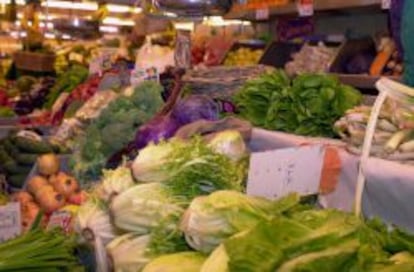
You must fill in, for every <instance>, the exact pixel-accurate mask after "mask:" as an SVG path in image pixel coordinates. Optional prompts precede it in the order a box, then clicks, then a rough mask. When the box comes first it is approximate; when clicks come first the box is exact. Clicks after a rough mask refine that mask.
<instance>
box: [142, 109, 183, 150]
mask: <svg viewBox="0 0 414 272" xmlns="http://www.w3.org/2000/svg"><path fill="white" fill-rule="evenodd" d="M179 127H180V126H179V124H178V123H177V122H176V121H175V120H174V119H173V118H170V117H169V116H161V117H156V118H154V119H152V120H151V121H149V122H148V123H147V124H145V125H143V126H141V127H140V128H139V129H138V131H137V133H136V135H135V141H134V143H135V148H137V149H141V148H144V147H145V146H147V145H148V144H149V143H150V142H154V143H158V142H159V141H161V140H163V139H169V138H171V137H172V136H174V134H175V133H176V132H177V130H178V128H179Z"/></svg>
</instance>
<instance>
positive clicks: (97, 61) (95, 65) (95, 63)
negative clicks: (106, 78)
mask: <svg viewBox="0 0 414 272" xmlns="http://www.w3.org/2000/svg"><path fill="white" fill-rule="evenodd" d="M101 61H102V60H101V58H99V57H97V58H94V59H92V60H91V61H90V62H89V75H95V74H101V73H102V64H101Z"/></svg>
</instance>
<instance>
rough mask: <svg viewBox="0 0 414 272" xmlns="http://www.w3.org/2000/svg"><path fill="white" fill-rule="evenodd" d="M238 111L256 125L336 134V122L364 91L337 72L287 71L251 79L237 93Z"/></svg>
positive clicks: (292, 131)
mask: <svg viewBox="0 0 414 272" xmlns="http://www.w3.org/2000/svg"><path fill="white" fill-rule="evenodd" d="M233 99H234V102H235V104H236V106H237V107H238V109H237V110H238V115H239V116H241V117H242V118H245V119H246V120H248V121H250V122H251V123H252V124H253V125H255V126H258V127H262V128H265V129H269V130H280V131H285V132H290V133H295V134H299V135H306V136H325V137H333V136H335V131H334V129H333V125H334V123H335V121H336V120H338V119H339V118H340V117H341V116H342V115H343V114H344V113H345V111H346V110H348V109H350V108H352V107H354V106H356V105H358V104H360V103H361V101H362V95H361V94H360V93H359V92H358V91H357V90H355V89H354V88H352V87H350V86H347V85H343V84H341V83H340V82H339V81H338V80H337V79H336V78H335V77H334V76H331V75H324V74H303V75H300V76H298V77H296V78H294V79H293V80H292V81H290V79H289V78H288V77H287V75H286V74H285V73H284V72H283V71H280V70H279V71H276V72H274V73H267V74H265V75H263V76H261V77H260V78H258V79H256V80H251V81H249V82H247V83H246V84H245V86H244V87H243V88H242V89H241V90H240V91H239V92H238V93H237V94H235V95H234V98H233Z"/></svg>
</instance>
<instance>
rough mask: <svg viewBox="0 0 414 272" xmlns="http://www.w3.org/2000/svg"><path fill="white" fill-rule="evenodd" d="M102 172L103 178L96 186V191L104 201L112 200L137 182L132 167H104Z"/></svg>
mask: <svg viewBox="0 0 414 272" xmlns="http://www.w3.org/2000/svg"><path fill="white" fill-rule="evenodd" d="M102 172H103V176H102V180H101V183H100V184H99V185H98V186H97V188H96V193H97V195H98V196H99V197H100V198H101V199H102V200H104V201H108V200H110V199H111V198H112V197H114V196H116V195H118V194H120V193H122V192H123V191H125V190H127V189H129V188H131V187H132V186H134V184H135V181H134V178H133V177H132V173H131V169H130V168H128V167H126V166H119V167H118V168H116V169H114V170H111V169H104V170H103V171H102Z"/></svg>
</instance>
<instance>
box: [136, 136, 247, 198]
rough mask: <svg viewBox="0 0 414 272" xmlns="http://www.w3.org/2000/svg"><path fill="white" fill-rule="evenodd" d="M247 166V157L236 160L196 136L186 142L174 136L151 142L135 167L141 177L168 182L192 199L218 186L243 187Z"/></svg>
mask: <svg viewBox="0 0 414 272" xmlns="http://www.w3.org/2000/svg"><path fill="white" fill-rule="evenodd" d="M220 141H221V145H222V144H223V142H222V140H220ZM246 166H247V165H246V162H245V160H241V161H237V162H235V161H233V160H232V159H230V158H229V157H227V156H226V155H223V154H220V153H218V152H216V151H214V150H213V148H211V147H209V146H208V145H207V144H206V143H204V142H203V140H202V139H201V138H200V137H195V138H193V139H191V140H190V141H189V142H186V143H183V142H182V141H180V140H178V139H172V140H170V141H169V142H164V143H160V144H158V145H149V146H148V147H146V148H144V149H143V150H141V153H140V154H139V155H138V156H137V158H136V159H135V161H134V163H133V166H132V168H133V172H134V176H135V178H136V179H137V180H140V181H143V182H164V183H165V184H166V185H167V186H168V187H169V188H170V189H171V191H172V192H173V193H174V194H175V195H176V196H179V197H183V198H185V199H186V200H187V201H191V200H192V199H193V198H194V197H196V196H199V195H206V194H209V193H211V192H214V191H217V190H237V191H241V190H242V184H243V182H244V180H245V179H246V176H247V167H246Z"/></svg>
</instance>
